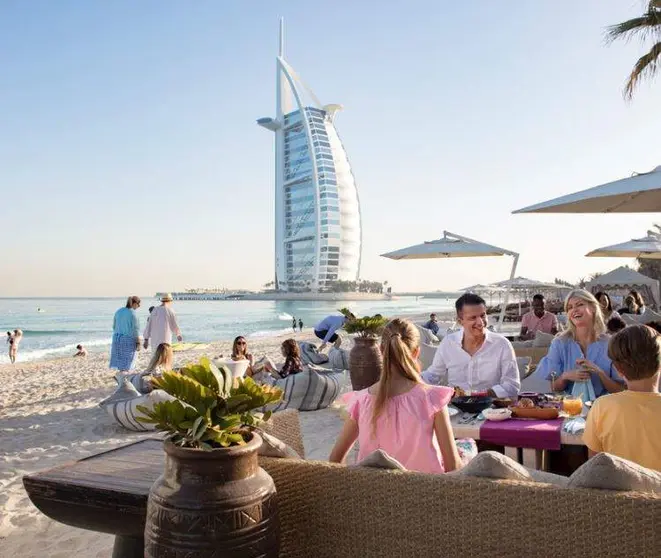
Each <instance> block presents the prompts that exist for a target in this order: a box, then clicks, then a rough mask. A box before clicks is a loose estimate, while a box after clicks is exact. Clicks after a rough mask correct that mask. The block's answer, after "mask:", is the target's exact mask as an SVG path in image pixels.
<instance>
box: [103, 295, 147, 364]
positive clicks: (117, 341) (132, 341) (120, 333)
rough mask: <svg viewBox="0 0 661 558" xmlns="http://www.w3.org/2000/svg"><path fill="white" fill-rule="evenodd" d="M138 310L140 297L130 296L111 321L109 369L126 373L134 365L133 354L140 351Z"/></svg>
mask: <svg viewBox="0 0 661 558" xmlns="http://www.w3.org/2000/svg"><path fill="white" fill-rule="evenodd" d="M138 308H140V297H138V296H130V297H128V299H127V300H126V306H124V308H120V309H119V310H117V312H115V316H114V317H113V320H112V345H111V347H110V368H114V369H117V370H119V371H120V372H128V371H129V370H132V369H133V365H134V364H135V354H136V352H137V351H139V350H140V320H138V315H137V314H136V310H137V309H138Z"/></svg>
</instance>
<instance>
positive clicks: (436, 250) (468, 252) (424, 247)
mask: <svg viewBox="0 0 661 558" xmlns="http://www.w3.org/2000/svg"><path fill="white" fill-rule="evenodd" d="M381 256H383V257H384V258H390V259H391V260H422V259H431V258H479V257H486V256H512V257H513V262H512V272H511V274H510V278H513V277H514V274H515V273H516V266H517V264H518V262H519V254H518V253H516V252H512V251H511V250H505V249H504V248H498V247H497V246H493V245H491V244H486V243H484V242H480V241H478V240H473V239H471V238H467V237H465V236H459V235H458V234H454V233H451V232H448V231H443V238H439V239H438V240H430V241H426V242H423V243H422V244H415V245H413V246H408V247H407V248H402V249H400V250H395V251H394V252H388V253H387V254H381ZM508 298H509V289H507V290H506V291H505V304H504V305H503V307H502V308H501V311H500V319H499V322H498V328H499V330H500V328H501V327H502V324H503V317H504V315H505V308H506V307H507V302H508Z"/></svg>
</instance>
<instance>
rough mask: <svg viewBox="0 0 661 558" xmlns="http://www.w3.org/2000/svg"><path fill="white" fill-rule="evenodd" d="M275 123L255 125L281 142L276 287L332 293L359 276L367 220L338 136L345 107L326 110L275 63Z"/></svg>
mask: <svg viewBox="0 0 661 558" xmlns="http://www.w3.org/2000/svg"><path fill="white" fill-rule="evenodd" d="M276 70H277V73H276V116H275V118H260V119H259V120H258V121H257V123H258V124H259V125H260V126H262V127H264V128H266V129H267V130H270V131H272V132H273V133H274V135H275V181H274V182H275V284H276V289H278V290H280V291H289V292H297V291H298V292H304V291H312V292H320V291H326V290H330V289H331V287H332V283H333V282H335V281H338V280H345V281H356V280H357V279H358V276H359V273H360V260H361V242H362V238H361V235H362V231H361V218H360V203H359V200H358V191H357V189H356V183H355V180H354V176H353V173H352V171H351V166H350V164H349V159H348V157H347V154H346V152H345V150H344V146H343V145H342V141H341V140H340V136H339V135H338V133H337V130H336V129H335V124H334V121H335V116H336V114H337V112H338V111H339V110H340V109H341V108H342V107H341V106H340V105H322V104H321V103H320V102H319V100H318V99H317V98H316V96H315V95H314V93H313V92H312V91H311V90H310V89H309V88H308V87H307V86H306V85H305V84H304V83H303V82H302V81H301V79H300V78H299V76H298V75H297V74H296V72H295V71H294V69H293V68H292V67H291V66H290V65H289V64H288V63H287V61H286V60H285V59H284V37H283V23H282V21H281V22H280V48H279V54H278V57H277V58H276Z"/></svg>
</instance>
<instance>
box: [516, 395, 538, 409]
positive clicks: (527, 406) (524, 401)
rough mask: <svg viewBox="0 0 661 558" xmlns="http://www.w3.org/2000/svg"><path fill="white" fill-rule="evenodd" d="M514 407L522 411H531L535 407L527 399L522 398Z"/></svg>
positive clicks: (530, 400) (533, 403)
mask: <svg viewBox="0 0 661 558" xmlns="http://www.w3.org/2000/svg"><path fill="white" fill-rule="evenodd" d="M516 406H517V407H521V408H522V409H533V408H534V407H535V402H534V401H533V400H532V399H530V398H528V397H522V398H521V399H519V402H518V403H517V405H516Z"/></svg>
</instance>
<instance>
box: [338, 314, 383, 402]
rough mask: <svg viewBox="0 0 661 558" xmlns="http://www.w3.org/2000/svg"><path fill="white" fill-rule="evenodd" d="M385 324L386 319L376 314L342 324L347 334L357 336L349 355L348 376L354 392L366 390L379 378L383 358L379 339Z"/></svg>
mask: <svg viewBox="0 0 661 558" xmlns="http://www.w3.org/2000/svg"><path fill="white" fill-rule="evenodd" d="M343 310H344V309H343ZM387 323H388V319H387V318H384V317H383V316H381V314H376V315H374V316H364V317H362V318H353V319H348V320H347V321H346V323H345V324H344V329H345V330H346V332H347V333H353V334H357V335H356V337H355V338H354V345H353V348H352V349H351V352H350V353H349V375H350V377H351V385H352V387H353V389H354V390H360V389H365V388H368V387H370V386H371V385H372V384H374V383H376V382H377V381H378V380H379V378H380V377H381V370H383V356H382V355H381V347H379V338H380V336H381V333H382V332H383V328H384V327H385V325H386V324H387Z"/></svg>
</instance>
